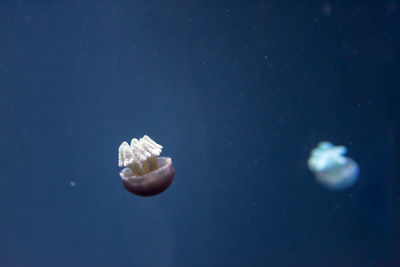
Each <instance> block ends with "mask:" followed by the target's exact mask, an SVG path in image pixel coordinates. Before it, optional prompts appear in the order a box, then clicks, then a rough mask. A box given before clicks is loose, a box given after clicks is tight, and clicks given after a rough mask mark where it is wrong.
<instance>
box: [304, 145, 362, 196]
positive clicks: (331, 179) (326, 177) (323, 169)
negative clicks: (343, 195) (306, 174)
mask: <svg viewBox="0 0 400 267" xmlns="http://www.w3.org/2000/svg"><path fill="white" fill-rule="evenodd" d="M346 152H347V148H346V147H344V146H334V145H333V144H331V143H330V142H321V143H319V144H318V146H317V147H316V148H314V149H313V150H312V151H311V155H310V158H309V159H308V167H309V169H310V170H311V171H312V172H313V173H314V175H315V178H316V180H317V181H318V182H319V183H320V184H321V185H323V186H325V187H326V188H328V189H330V190H334V191H337V190H343V189H346V188H348V187H350V186H352V185H353V184H354V183H355V182H356V181H357V178H358V175H359V172H360V169H359V167H358V164H357V163H356V162H355V161H354V160H353V159H351V158H348V157H345V156H344V155H345V154H346Z"/></svg>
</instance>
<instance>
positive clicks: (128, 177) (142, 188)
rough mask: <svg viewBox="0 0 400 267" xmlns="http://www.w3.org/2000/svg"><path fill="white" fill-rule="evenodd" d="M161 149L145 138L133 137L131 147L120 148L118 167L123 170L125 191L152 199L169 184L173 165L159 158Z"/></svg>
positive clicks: (122, 145) (173, 172)
mask: <svg viewBox="0 0 400 267" xmlns="http://www.w3.org/2000/svg"><path fill="white" fill-rule="evenodd" d="M161 150H162V146H161V145H159V144H157V143H156V142H154V141H153V140H152V139H151V138H150V137H148V136H147V135H145V136H143V137H142V138H140V139H139V140H138V139H136V138H133V139H132V141H131V144H130V145H129V144H128V143H127V142H123V143H122V144H121V145H120V147H119V166H120V167H126V168H124V169H123V170H122V171H121V172H120V176H121V179H122V184H123V185H124V187H125V189H126V190H128V191H129V192H131V193H132V194H135V195H139V196H155V195H158V194H160V193H162V192H164V191H165V190H166V189H167V188H168V187H169V186H170V185H171V183H172V181H173V179H174V175H175V169H174V165H173V164H172V160H171V158H169V157H158V156H159V155H160V153H161Z"/></svg>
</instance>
